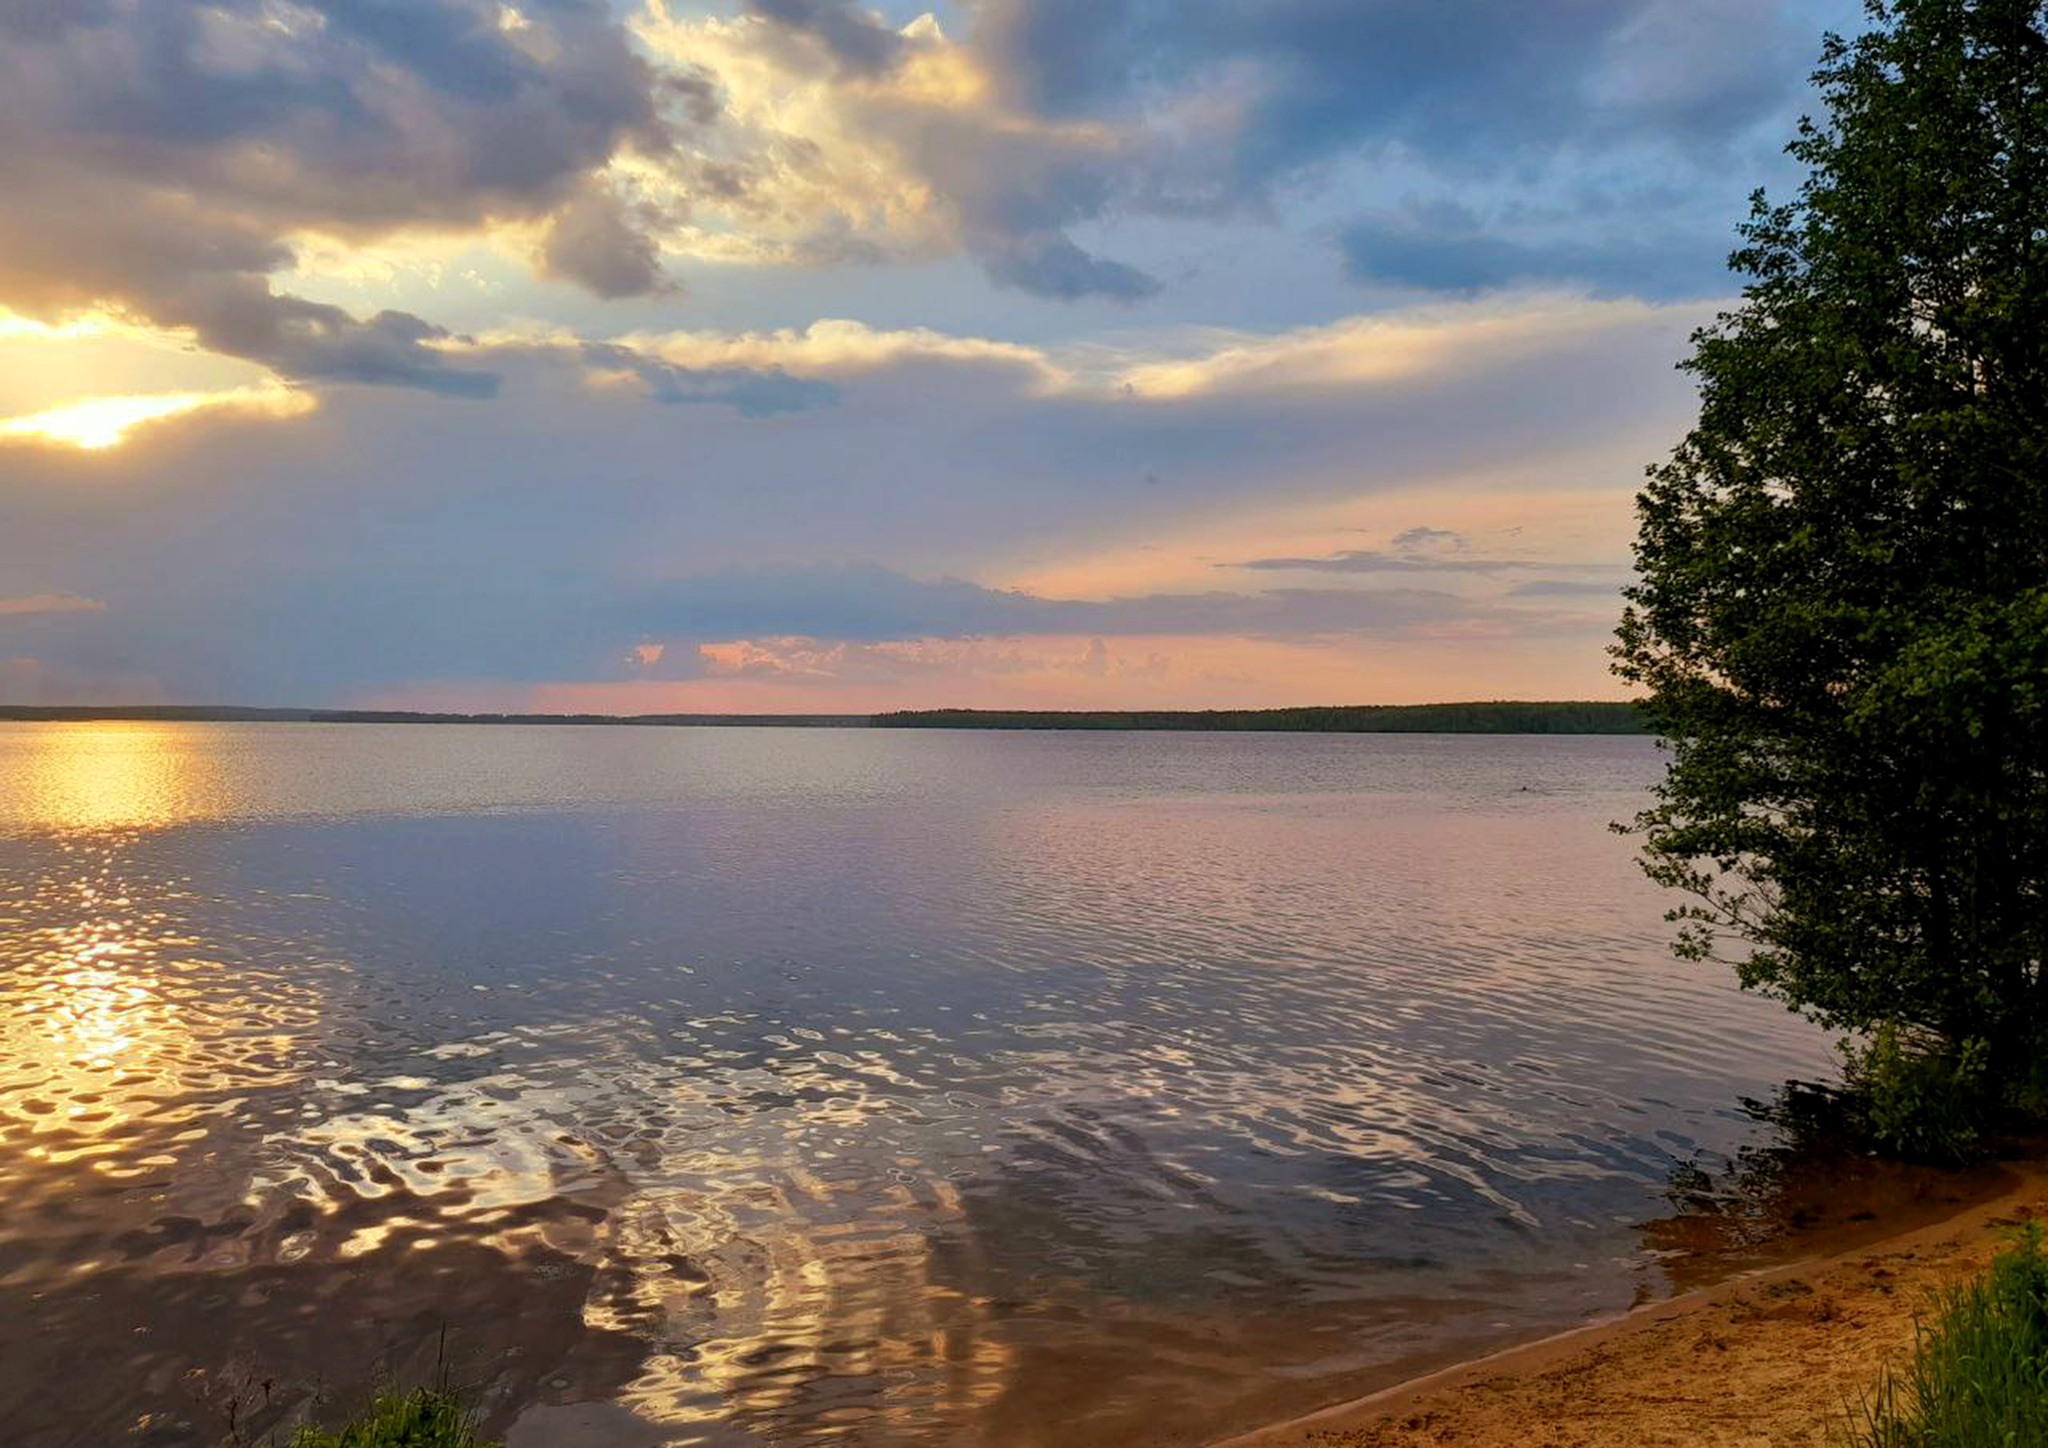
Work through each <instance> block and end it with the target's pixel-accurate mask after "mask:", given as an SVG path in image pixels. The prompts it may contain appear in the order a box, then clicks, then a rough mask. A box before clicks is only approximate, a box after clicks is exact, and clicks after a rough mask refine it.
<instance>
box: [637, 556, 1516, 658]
mask: <svg viewBox="0 0 2048 1448" xmlns="http://www.w3.org/2000/svg"><path fill="white" fill-rule="evenodd" d="M627 612H629V613H630V615H631V616H632V617H633V618H634V619H635V620H636V621H638V623H639V624H640V626H641V628H642V630H643V633H644V638H643V642H661V643H664V644H668V643H670V642H672V641H675V640H686V641H687V640H701V639H728V638H759V637H783V638H808V639H831V640H836V641H854V642H885V641H889V640H903V639H930V638H951V639H962V638H982V637H997V638H1000V637H1016V636H1022V635H1055V634H1056V635H1090V636H1094V635H1101V636H1105V637H1115V636H1157V635H1228V636H1235V637H1292V638H1303V637H1315V636H1324V635H1367V636H1370V635H1380V636H1396V635H1399V636H1408V635H1414V634H1426V633H1429V632H1431V631H1433V630H1437V629H1441V628H1444V627H1456V628H1463V627H1466V626H1469V625H1472V624H1475V623H1483V624H1486V625H1487V626H1490V627H1499V628H1508V629H1512V628H1517V627H1523V626H1532V627H1541V626H1543V625H1544V623H1545V619H1544V618H1542V617H1539V616H1535V615H1526V614H1523V613H1520V612H1518V611H1516V610H1513V609H1506V610H1503V609H1499V608H1488V607H1486V606H1482V605H1480V604H1477V603H1475V602H1474V601H1472V600H1470V599H1466V598H1463V597H1460V596H1458V595H1456V594H1452V593H1447V592H1443V591H1440V590H1435V589H1422V588H1389V589H1370V590H1369V589H1354V588H1280V589H1266V590H1261V591H1258V592H1253V593H1236V592H1227V591H1223V590H1217V591H1212V592H1202V593H1157V594H1140V595H1136V596H1132V597H1126V598H1112V599H1100V600H1094V599H1071V598H1044V597H1040V596H1038V595H1035V594H1029V593H1023V592H1019V591H1015V590H1008V589H993V588H986V587H983V586H982V585H980V584H976V583H971V582H967V581H965V580H962V579H957V578H941V579H919V578H915V577H911V576H909V575H907V574H904V573H900V572H897V571H895V570H893V569H889V568H884V567H882V566H880V565H876V564H859V565H842V566H828V567H809V568H797V569H776V570H751V571H728V572H721V573H713V574H704V575H700V576H697V577H693V578H689V579H681V580H677V581H675V582H673V583H669V584H664V585H660V586H656V587H652V588H650V589H648V590H647V591H646V593H645V595H644V596H643V597H641V598H640V599H638V600H636V601H635V602H634V603H633V604H632V605H630V607H629V608H628V609H627Z"/></svg>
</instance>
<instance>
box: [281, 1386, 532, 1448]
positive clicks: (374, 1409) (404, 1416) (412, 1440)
mask: <svg viewBox="0 0 2048 1448" xmlns="http://www.w3.org/2000/svg"><path fill="white" fill-rule="evenodd" d="M475 1428H476V1423H475V1419H474V1418H472V1417H471V1416H470V1414H469V1413H468V1411H467V1410H465V1409H464V1408H463V1406H462V1404H461V1403H460V1402H458V1401H457V1400H456V1398H455V1397H454V1396H453V1395H452V1394H449V1393H445V1392H440V1391H437V1390H435V1389H431V1388H416V1389H414V1390H413V1391H412V1392H410V1393H405V1394H403V1395H394V1394H389V1393H380V1394H378V1396H377V1399H376V1401H375V1402H373V1403H372V1404H371V1405H370V1410H369V1412H367V1413H366V1414H364V1415H363V1416H362V1417H360V1418H358V1419H356V1420H355V1421H354V1422H352V1423H350V1424H348V1425H347V1426H346V1427H344V1428H340V1429H338V1430H336V1431H334V1432H328V1431H326V1430H324V1429H320V1428H315V1427H314V1426H312V1425H311V1424H310V1423H309V1424H307V1425H305V1426H303V1427H301V1428H300V1429H299V1431H298V1432H297V1433H295V1434H293V1435H292V1441H291V1448H498V1445H497V1444H495V1443H487V1442H485V1441H484V1440H483V1439H481V1438H479V1437H477V1436H476V1431H475Z"/></svg>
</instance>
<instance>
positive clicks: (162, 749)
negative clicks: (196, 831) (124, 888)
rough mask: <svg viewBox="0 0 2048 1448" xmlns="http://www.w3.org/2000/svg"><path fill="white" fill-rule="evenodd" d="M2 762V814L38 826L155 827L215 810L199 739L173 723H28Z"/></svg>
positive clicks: (216, 772) (220, 790)
mask: <svg viewBox="0 0 2048 1448" xmlns="http://www.w3.org/2000/svg"><path fill="white" fill-rule="evenodd" d="M16 730H17V731H18V732H17V733H16V740H17V743H18V744H19V745H20V746H21V747H19V748H16V749H11V750H9V751H8V752H7V755H6V757H5V763H6V766H7V767H6V768H4V769H0V821H10V820H11V821H13V822H17V823H20V824H25V825H29V826H32V827H34V828H39V829H56V830H104V829H138V828H156V827H161V826H164V825H171V824H178V823H181V822H183V821H186V820H192V819H202V818H211V817H214V816H216V815H218V814H219V813H220V810H221V807H222V796H223V794H224V792H225V785H224V783H223V781H222V769H221V763H220V761H219V759H218V758H217V757H216V756H214V755H212V754H210V753H209V752H208V751H207V750H206V749H205V748H204V747H203V746H204V743H205V741H204V739H202V738H198V737H195V736H194V735H193V734H192V733H191V731H190V730H189V729H186V728H184V727H183V726H180V725H177V724H165V723H154V722H148V723H145V722H136V723H106V724H99V723H94V724H25V725H19V726H16Z"/></svg>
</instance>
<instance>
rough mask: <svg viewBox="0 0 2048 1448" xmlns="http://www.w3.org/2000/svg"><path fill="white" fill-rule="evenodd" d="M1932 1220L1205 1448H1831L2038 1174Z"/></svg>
mask: <svg viewBox="0 0 2048 1448" xmlns="http://www.w3.org/2000/svg"><path fill="white" fill-rule="evenodd" d="M2004 1171H2005V1172H2006V1173H2007V1178H2006V1181H2005V1183H2004V1185H2003V1186H2002V1187H2001V1188H2000V1189H1998V1190H1996V1191H1995V1193H1994V1194H1992V1195H1991V1196H1989V1197H1988V1199H1987V1198H1984V1197H1978V1198H1977V1199H1975V1200H1972V1201H1971V1202H1970V1203H1969V1204H1968V1205H1967V1206H1965V1207H1963V1208H1962V1209H1961V1210H1959V1211H1957V1212H1955V1213H1954V1214H1953V1215H1951V1216H1948V1217H1947V1218H1945V1219H1943V1220H1938V1221H1935V1222H1932V1223H1928V1224H1925V1225H1919V1226H1915V1227H1913V1228H1911V1229H1910V1230H1906V1231H1901V1232H1896V1233H1893V1234H1891V1235H1888V1236H1885V1237H1882V1238H1880V1239H1879V1240H1877V1241H1874V1242H1868V1243H1864V1244H1861V1245H1858V1246H1855V1247H1852V1248H1849V1249H1846V1250H1841V1251H1836V1252H1832V1253H1829V1254H1827V1255H1821V1256H1814V1257H1808V1258H1805V1259H1802V1260H1797V1261H1793V1262H1789V1263H1786V1264H1784V1265H1781V1266H1776V1267H1772V1268H1768V1269H1765V1270H1761V1271H1757V1272H1752V1273H1747V1274H1744V1275H1742V1276H1739V1277H1736V1278H1732V1279H1730V1280H1728V1281H1725V1282H1722V1283H1719V1284H1716V1285H1714V1286H1711V1287H1706V1288H1702V1289H1700V1290H1698V1291H1695V1292H1690V1293H1687V1294H1684V1295H1683V1296H1680V1297H1675V1298H1672V1299H1670V1300H1668V1301H1666V1302H1662V1303H1657V1304H1655V1305H1652V1306H1647V1307H1644V1308H1641V1309H1638V1310H1637V1311H1635V1312H1632V1313H1629V1314H1628V1315H1627V1316H1625V1317H1622V1318H1620V1319H1617V1320H1614V1321H1610V1322H1605V1323H1600V1324H1596V1325H1593V1326H1589V1327H1586V1328H1582V1329H1580V1330H1577V1331H1574V1332H1569V1333H1564V1334H1560V1335H1558V1336H1555V1337H1550V1338H1546V1339H1543V1340H1542V1341H1540V1342H1535V1343H1531V1344H1528V1345H1526V1346H1522V1347H1517V1348H1513V1349H1510V1350H1509V1351H1507V1352H1503V1353H1497V1354H1493V1355H1491V1356H1488V1357H1485V1358H1482V1359H1479V1360H1477V1361H1474V1362H1470V1363H1466V1364H1462V1365H1459V1366H1456V1367H1452V1368H1448V1369H1445V1370H1443V1371H1441V1372H1437V1373H1433V1374H1430V1375H1429V1376H1427V1377H1423V1378H1418V1379H1414V1380H1411V1381H1410V1382H1407V1383H1404V1384H1401V1385H1399V1386H1397V1387H1394V1388H1391V1389H1388V1390H1386V1391H1384V1392H1380V1393H1375V1394H1373V1395H1371V1396H1370V1397H1367V1398H1362V1399H1359V1400H1357V1401H1355V1402H1352V1403H1348V1404H1343V1405H1340V1406H1338V1407H1335V1408H1329V1409H1324V1410H1322V1411H1320V1412H1317V1413H1314V1414H1310V1415H1308V1416H1305V1417H1301V1418H1297V1419H1294V1420H1292V1421H1289V1422H1284V1423H1279V1424H1275V1425H1273V1426H1271V1427H1268V1428H1264V1429H1261V1430H1258V1431H1256V1432H1252V1433H1247V1434H1241V1435H1238V1436H1235V1437H1232V1438H1229V1439H1226V1440H1223V1441H1221V1442H1219V1443H1217V1444H1216V1445H1215V1448H1438V1445H1448V1444H1457V1445H1459V1448H1511V1445H1512V1448H1595V1445H1614V1444H1629V1445H1644V1448H1657V1445H1665V1444H1671V1445H1678V1444H1685V1445H1690V1448H1805V1445H1815V1448H1818V1445H1822V1444H1827V1445H1837V1444H1841V1443H1843V1442H1844V1441H1845V1435H1846V1433H1847V1431H1848V1430H1849V1429H1850V1427H1851V1426H1852V1424H1853V1423H1854V1421H1855V1413H1856V1411H1857V1406H1858V1405H1859V1404H1860V1403H1862V1402H1863V1400H1864V1395H1866V1394H1867V1393H1868V1392H1869V1391H1870V1390H1871V1388H1872V1386H1873V1385H1874V1384H1875V1383H1876V1381H1877V1379H1878V1377H1879V1375H1880V1374H1881V1373H1882V1372H1883V1371H1884V1369H1885V1368H1886V1367H1887V1366H1890V1365H1896V1364H1898V1363H1900V1362H1902V1361H1903V1360H1904V1359H1905V1358H1906V1357H1907V1356H1908V1355H1909V1354H1910V1352H1911V1350H1912V1346H1913V1342H1914V1331H1915V1323H1916V1320H1917V1319H1918V1318H1919V1317H1920V1316H1921V1315H1922V1314H1924V1313H1925V1311H1926V1309H1927V1306H1928V1304H1929V1302H1930V1301H1931V1299H1932V1298H1933V1296H1934V1294H1935V1293H1936V1292H1938V1291H1939V1290H1940V1289H1941V1288H1943V1287H1946V1286H1948V1285H1951V1284H1955V1283H1961V1282H1964V1281H1967V1280H1968V1279H1969V1278H1971V1277H1972V1276H1974V1275H1975V1274H1976V1273H1978V1272H1979V1271H1981V1270H1982V1269H1983V1268H1984V1266H1985V1265H1986V1264H1987V1263H1988V1262H1989V1261H1990V1260H1991V1258H1992V1256H1993V1255H1994V1254H1995V1253H1996V1251H1997V1250H1998V1248H1999V1245H2000V1244H2001V1242H2002V1241H2003V1240H2004V1238H2005V1236H2006V1235H2007V1233H2009V1232H2010V1230H2011V1229H2012V1228H2014V1227H2016V1226H2018V1225H2019V1224H2020V1223H2022V1222H2025V1221H2028V1220H2030V1219H2036V1218H2041V1217H2044V1216H2048V1162H2044V1161H2042V1160H2041V1159H2040V1158H2039V1157H2038V1156H2036V1157H2034V1158H2032V1159H2029V1160H2025V1161H2020V1162H2013V1163H2006V1164H2005V1165H2004Z"/></svg>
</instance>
